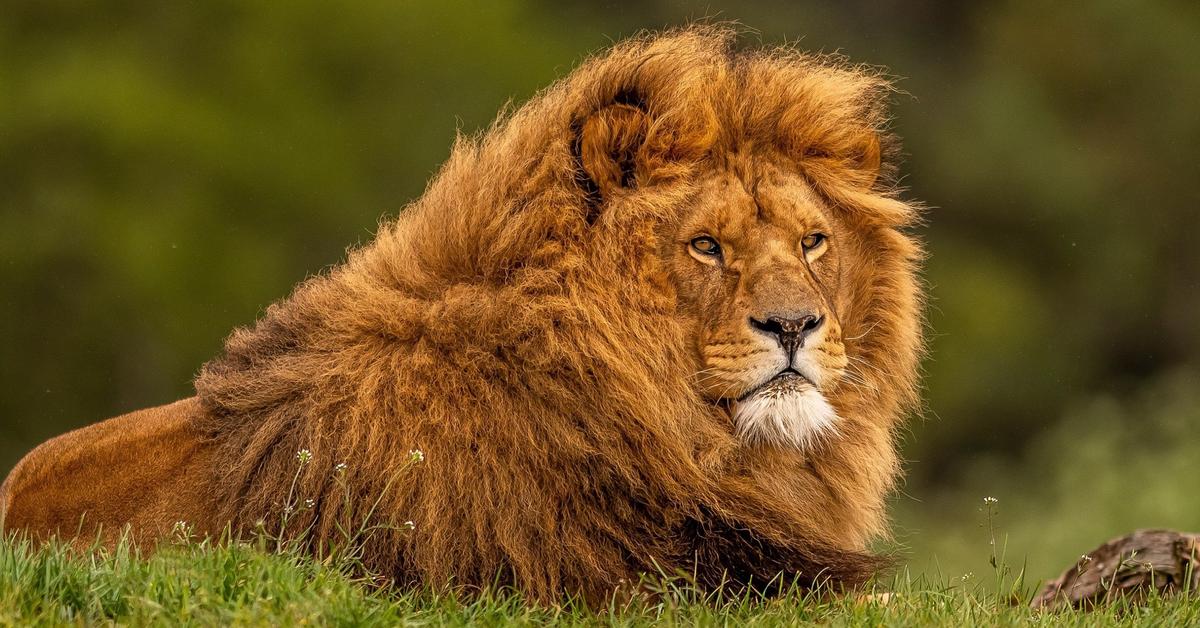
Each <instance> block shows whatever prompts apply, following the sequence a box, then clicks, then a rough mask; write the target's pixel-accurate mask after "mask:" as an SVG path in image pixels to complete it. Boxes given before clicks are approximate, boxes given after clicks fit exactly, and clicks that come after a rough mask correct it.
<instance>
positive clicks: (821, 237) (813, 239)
mask: <svg viewBox="0 0 1200 628" xmlns="http://www.w3.org/2000/svg"><path fill="white" fill-rule="evenodd" d="M825 240H826V238H825V234H823V233H810V234H808V235H806V236H804V239H802V240H800V246H802V247H804V251H805V252H806V253H807V252H808V251H815V250H816V249H818V248H821V245H822V244H825Z"/></svg>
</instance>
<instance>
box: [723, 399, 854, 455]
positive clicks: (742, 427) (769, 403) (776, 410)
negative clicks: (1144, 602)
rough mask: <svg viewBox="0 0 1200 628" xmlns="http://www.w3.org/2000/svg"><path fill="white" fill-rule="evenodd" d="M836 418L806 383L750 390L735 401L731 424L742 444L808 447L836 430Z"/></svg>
mask: <svg viewBox="0 0 1200 628" xmlns="http://www.w3.org/2000/svg"><path fill="white" fill-rule="evenodd" d="M837 419H838V416H837V412H835V411H834V410H833V406H831V405H829V402H828V401H826V400H825V397H824V395H822V394H821V393H820V391H818V390H817V389H816V388H814V387H813V386H812V385H809V384H806V385H804V386H801V387H799V388H793V389H791V390H773V389H767V390H762V391H759V392H756V393H754V394H753V395H751V396H749V397H747V398H746V399H744V400H742V401H740V402H738V404H737V409H736V410H735V411H734V415H733V424H734V430H735V432H736V433H737V436H738V438H740V439H741V440H742V442H744V443H747V444H765V445H777V446H780V447H795V448H797V449H802V450H808V449H812V448H813V446H815V445H816V444H817V443H818V442H819V441H820V440H822V439H824V438H826V437H829V436H832V435H833V434H834V433H835V432H836V431H837V428H836V427H835V423H836V422H837Z"/></svg>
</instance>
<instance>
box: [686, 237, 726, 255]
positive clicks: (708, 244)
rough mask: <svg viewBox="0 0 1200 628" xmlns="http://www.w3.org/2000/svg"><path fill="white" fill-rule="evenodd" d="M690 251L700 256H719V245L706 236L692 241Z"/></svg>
mask: <svg viewBox="0 0 1200 628" xmlns="http://www.w3.org/2000/svg"><path fill="white" fill-rule="evenodd" d="M692 250H694V251H696V252H697V253H699V254H701V255H711V256H713V257H716V256H718V255H720V254H721V245H720V244H718V243H717V241H716V240H714V239H712V238H710V237H708V236H700V237H698V238H693V239H692Z"/></svg>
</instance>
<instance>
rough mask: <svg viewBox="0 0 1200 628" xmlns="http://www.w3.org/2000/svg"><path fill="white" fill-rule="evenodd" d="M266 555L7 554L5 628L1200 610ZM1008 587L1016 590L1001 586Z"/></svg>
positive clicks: (1098, 616)
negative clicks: (517, 580) (590, 580)
mask: <svg viewBox="0 0 1200 628" xmlns="http://www.w3.org/2000/svg"><path fill="white" fill-rule="evenodd" d="M265 547H267V545H266V544H259V545H258V546H254V545H248V544H224V545H211V544H208V543H186V544H176V545H170V546H165V547H163V548H160V549H159V550H158V551H157V552H155V553H154V554H153V555H151V556H149V557H140V556H139V555H138V553H137V552H136V551H135V550H133V549H132V548H130V547H129V546H128V545H125V544H122V545H120V546H119V547H117V548H116V549H115V550H111V551H105V550H90V551H83V552H79V551H71V550H69V549H67V548H65V547H64V546H62V545H58V544H51V545H46V546H41V547H34V546H32V545H31V544H29V543H27V542H24V541H19V540H17V541H8V542H3V543H0V625H22V626H26V625H63V624H86V625H93V624H103V623H120V624H127V625H172V626H174V625H214V624H238V625H298V624H321V625H355V626H358V625H363V626H390V625H468V624H471V625H479V624H481V625H507V624H518V625H593V624H602V625H617V626H639V625H649V624H666V625H672V624H676V625H689V626H690V625H697V624H699V625H723V626H724V625H738V626H740V625H796V624H810V623H821V624H834V625H872V626H874V625H900V626H911V625H917V624H919V625H953V626H963V625H968V626H970V625H978V624H985V625H1015V624H1021V625H1054V626H1058V625H1089V626H1091V625H1110V624H1111V625H1141V624H1145V623H1151V624H1157V625H1189V624H1197V623H1198V622H1200V600H1198V599H1197V598H1195V597H1192V598H1190V599H1189V598H1183V597H1177V598H1168V599H1164V598H1153V599H1151V600H1149V602H1148V603H1147V604H1146V605H1144V606H1140V607H1133V606H1129V605H1125V604H1117V605H1114V606H1112V607H1108V608H1104V609H1101V610H1099V611H1095V612H1092V613H1081V612H1065V613H1038V612H1034V611H1030V610H1027V608H1026V607H1025V605H1024V604H1017V603H1014V602H1015V601H1016V600H1014V599H1013V597H1014V596H1013V595H1012V592H1013V591H1014V590H1016V591H1017V596H1016V597H1021V596H1022V595H1023V596H1024V597H1025V598H1026V599H1027V598H1028V594H1029V591H1028V590H1024V591H1022V587H1020V585H1017V584H1013V583H1012V582H1009V583H1008V584H1007V585H1006V586H1005V587H1001V589H1002V590H1004V591H1005V593H1004V594H996V593H993V592H992V591H993V590H994V587H992V586H988V587H985V586H982V585H979V584H964V583H963V582H961V581H959V582H936V581H932V580H930V579H927V578H924V577H909V576H906V575H903V574H901V575H900V576H897V577H895V578H894V579H893V580H891V581H889V582H888V584H887V586H880V587H877V590H880V591H883V590H888V591H893V592H894V594H893V596H892V598H891V599H890V601H888V602H886V603H882V602H877V601H869V600H868V601H864V599H862V598H826V599H821V598H819V597H817V596H813V595H805V594H803V593H800V592H794V593H788V594H784V595H782V596H779V597H776V598H774V599H768V600H762V599H751V598H747V597H739V598H733V599H729V598H726V599H717V598H713V597H709V598H707V599H702V598H700V597H699V596H698V595H697V594H696V593H695V592H694V591H691V590H689V589H688V588H686V587H679V586H674V585H667V586H664V587H662V588H661V589H660V590H659V591H660V592H659V593H658V594H657V595H650V596H646V597H644V598H639V599H637V600H636V601H634V602H622V603H614V604H612V605H611V606H610V607H609V608H607V609H601V610H599V611H595V610H588V609H586V608H583V607H582V606H581V605H578V604H572V603H565V604H563V605H561V606H559V607H556V608H545V607H536V606H531V605H527V604H525V603H523V602H521V601H520V600H519V599H518V598H516V597H514V596H511V595H505V594H491V595H485V596H483V597H480V598H474V599H459V598H456V597H455V596H453V595H450V594H435V593H431V592H427V591H426V592H403V591H395V590H387V589H380V588H378V587H373V586H370V585H369V584H366V583H365V582H363V581H362V580H361V579H356V578H354V577H352V576H350V575H348V571H349V570H348V569H347V568H345V566H338V565H333V564H328V563H321V562H318V561H315V560H311V559H308V558H305V557H303V556H301V555H299V554H297V553H295V552H290V551H286V550H284V551H267V550H266V549H264V548H265ZM1000 579H1002V580H1003V579H1005V577H1004V576H1003V575H1001V578H1000Z"/></svg>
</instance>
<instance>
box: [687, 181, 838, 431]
mask: <svg viewBox="0 0 1200 628" xmlns="http://www.w3.org/2000/svg"><path fill="white" fill-rule="evenodd" d="M846 231H847V229H846V228H845V227H844V226H842V225H839V223H838V222H837V221H836V220H835V219H834V216H833V215H831V213H830V212H829V211H828V207H827V206H826V205H825V203H824V202H823V201H822V199H821V197H820V196H819V195H818V194H817V193H816V192H815V191H814V190H813V189H812V188H811V187H810V186H809V185H808V184H807V183H806V182H805V180H804V179H803V177H801V176H800V175H799V174H797V173H787V172H784V171H782V170H780V169H779V168H776V167H773V166H771V165H769V164H753V163H751V164H749V165H743V166H742V167H738V168H735V169H731V170H727V171H724V172H720V173H715V174H713V175H711V176H710V177H707V178H706V180H705V181H704V183H703V184H702V185H701V188H700V192H699V194H698V196H697V198H696V199H695V203H694V205H693V206H692V208H691V209H690V210H689V211H687V212H685V217H684V219H683V220H682V221H681V222H680V223H679V225H678V229H677V231H676V233H675V237H674V238H673V240H672V241H671V242H670V246H671V250H670V251H665V252H664V253H665V255H666V257H667V261H668V264H669V266H670V267H671V268H672V274H673V275H674V277H675V279H676V282H677V286H678V290H679V296H680V300H681V303H682V306H683V308H684V309H685V311H687V312H689V313H691V314H692V315H693V316H694V321H695V324H696V325H697V330H696V336H695V338H696V350H697V353H698V359H699V364H700V370H699V372H698V373H697V375H696V382H697V385H698V387H699V389H700V391H701V393H702V394H703V395H704V396H705V397H707V398H708V399H710V400H711V401H713V402H715V403H720V404H726V405H728V406H729V407H730V409H731V410H732V413H733V421H734V429H735V431H736V433H737V434H738V436H739V437H740V438H741V439H742V440H743V441H744V442H746V443H750V444H753V443H762V444H773V445H777V446H785V447H796V448H801V449H806V448H809V447H811V446H812V445H813V444H814V443H816V442H817V441H819V440H820V439H821V438H823V437H826V436H828V435H829V434H831V433H833V432H834V431H835V430H836V429H837V416H836V413H835V411H834V409H833V407H832V406H831V405H830V403H829V400H828V399H827V395H828V394H829V393H830V392H831V391H833V390H834V389H835V388H836V387H837V386H838V384H839V382H840V381H841V380H842V378H843V376H844V375H845V374H846V367H847V363H848V358H847V355H846V350H845V347H844V346H843V342H842V325H843V320H842V318H841V314H842V312H841V311H840V309H841V308H840V307H839V304H840V303H842V302H844V301H845V299H843V298H842V295H841V294H840V291H841V283H842V282H841V281H840V280H841V274H842V273H841V269H842V266H843V264H845V263H846V262H847V260H846V259H844V257H845V256H846V255H847V252H848V251H849V250H850V247H848V246H843V244H844V243H843V242H839V239H840V238H842V237H845V236H848V235H849V234H848V233H846Z"/></svg>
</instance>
